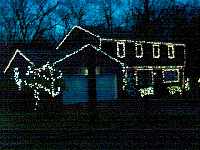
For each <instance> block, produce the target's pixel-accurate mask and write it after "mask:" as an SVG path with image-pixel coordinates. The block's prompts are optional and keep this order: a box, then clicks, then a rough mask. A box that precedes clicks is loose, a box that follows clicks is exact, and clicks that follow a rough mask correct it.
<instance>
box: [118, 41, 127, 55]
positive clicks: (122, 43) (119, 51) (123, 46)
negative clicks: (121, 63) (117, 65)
mask: <svg viewBox="0 0 200 150" xmlns="http://www.w3.org/2000/svg"><path fill="white" fill-rule="evenodd" d="M120 45H122V54H121V49H120ZM125 55H126V54H125V43H124V42H117V57H119V58H124V57H125Z"/></svg>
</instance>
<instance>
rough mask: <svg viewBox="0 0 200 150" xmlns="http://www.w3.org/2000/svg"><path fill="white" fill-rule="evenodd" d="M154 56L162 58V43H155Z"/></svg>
mask: <svg viewBox="0 0 200 150" xmlns="http://www.w3.org/2000/svg"><path fill="white" fill-rule="evenodd" d="M153 58H160V45H158V44H154V45H153Z"/></svg>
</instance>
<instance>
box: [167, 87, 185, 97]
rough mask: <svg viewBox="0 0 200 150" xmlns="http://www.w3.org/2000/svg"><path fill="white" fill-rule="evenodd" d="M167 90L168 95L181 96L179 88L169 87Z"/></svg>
mask: <svg viewBox="0 0 200 150" xmlns="http://www.w3.org/2000/svg"><path fill="white" fill-rule="evenodd" d="M167 89H168V90H169V94H170V95H174V94H176V93H178V94H180V95H182V89H181V87H180V86H169V87H167Z"/></svg>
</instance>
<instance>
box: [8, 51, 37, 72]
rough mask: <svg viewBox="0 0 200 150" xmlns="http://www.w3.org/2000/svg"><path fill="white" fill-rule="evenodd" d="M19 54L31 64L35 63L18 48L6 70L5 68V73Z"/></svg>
mask: <svg viewBox="0 0 200 150" xmlns="http://www.w3.org/2000/svg"><path fill="white" fill-rule="evenodd" d="M17 54H19V55H21V56H22V57H23V58H24V59H25V60H26V61H28V62H29V63H30V64H31V65H34V63H33V62H31V61H30V59H28V58H27V57H26V56H25V55H24V54H23V53H22V52H21V51H20V50H18V49H17V50H16V51H15V53H14V55H13V56H12V58H11V59H10V61H9V63H8V65H7V66H6V68H5V70H4V73H6V71H7V70H8V68H9V67H10V65H11V63H12V61H13V60H14V59H15V57H16V55H17Z"/></svg>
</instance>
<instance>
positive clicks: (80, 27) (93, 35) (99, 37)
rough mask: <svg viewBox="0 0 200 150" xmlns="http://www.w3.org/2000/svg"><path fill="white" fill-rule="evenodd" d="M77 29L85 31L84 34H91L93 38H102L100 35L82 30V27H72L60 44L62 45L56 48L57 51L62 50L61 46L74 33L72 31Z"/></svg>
mask: <svg viewBox="0 0 200 150" xmlns="http://www.w3.org/2000/svg"><path fill="white" fill-rule="evenodd" d="M75 28H78V29H80V30H82V31H84V32H86V33H89V34H90V35H92V36H95V37H97V38H100V36H99V35H96V34H94V33H92V32H90V31H89V30H86V29H84V28H82V27H80V26H74V27H72V29H71V30H70V31H69V32H68V34H67V35H66V36H65V37H64V39H63V40H62V41H61V42H60V44H59V45H58V46H57V47H56V49H59V48H60V46H61V45H62V44H63V42H64V41H65V40H66V39H67V38H68V37H69V36H70V34H71V33H72V31H73V30H74V29H75Z"/></svg>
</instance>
